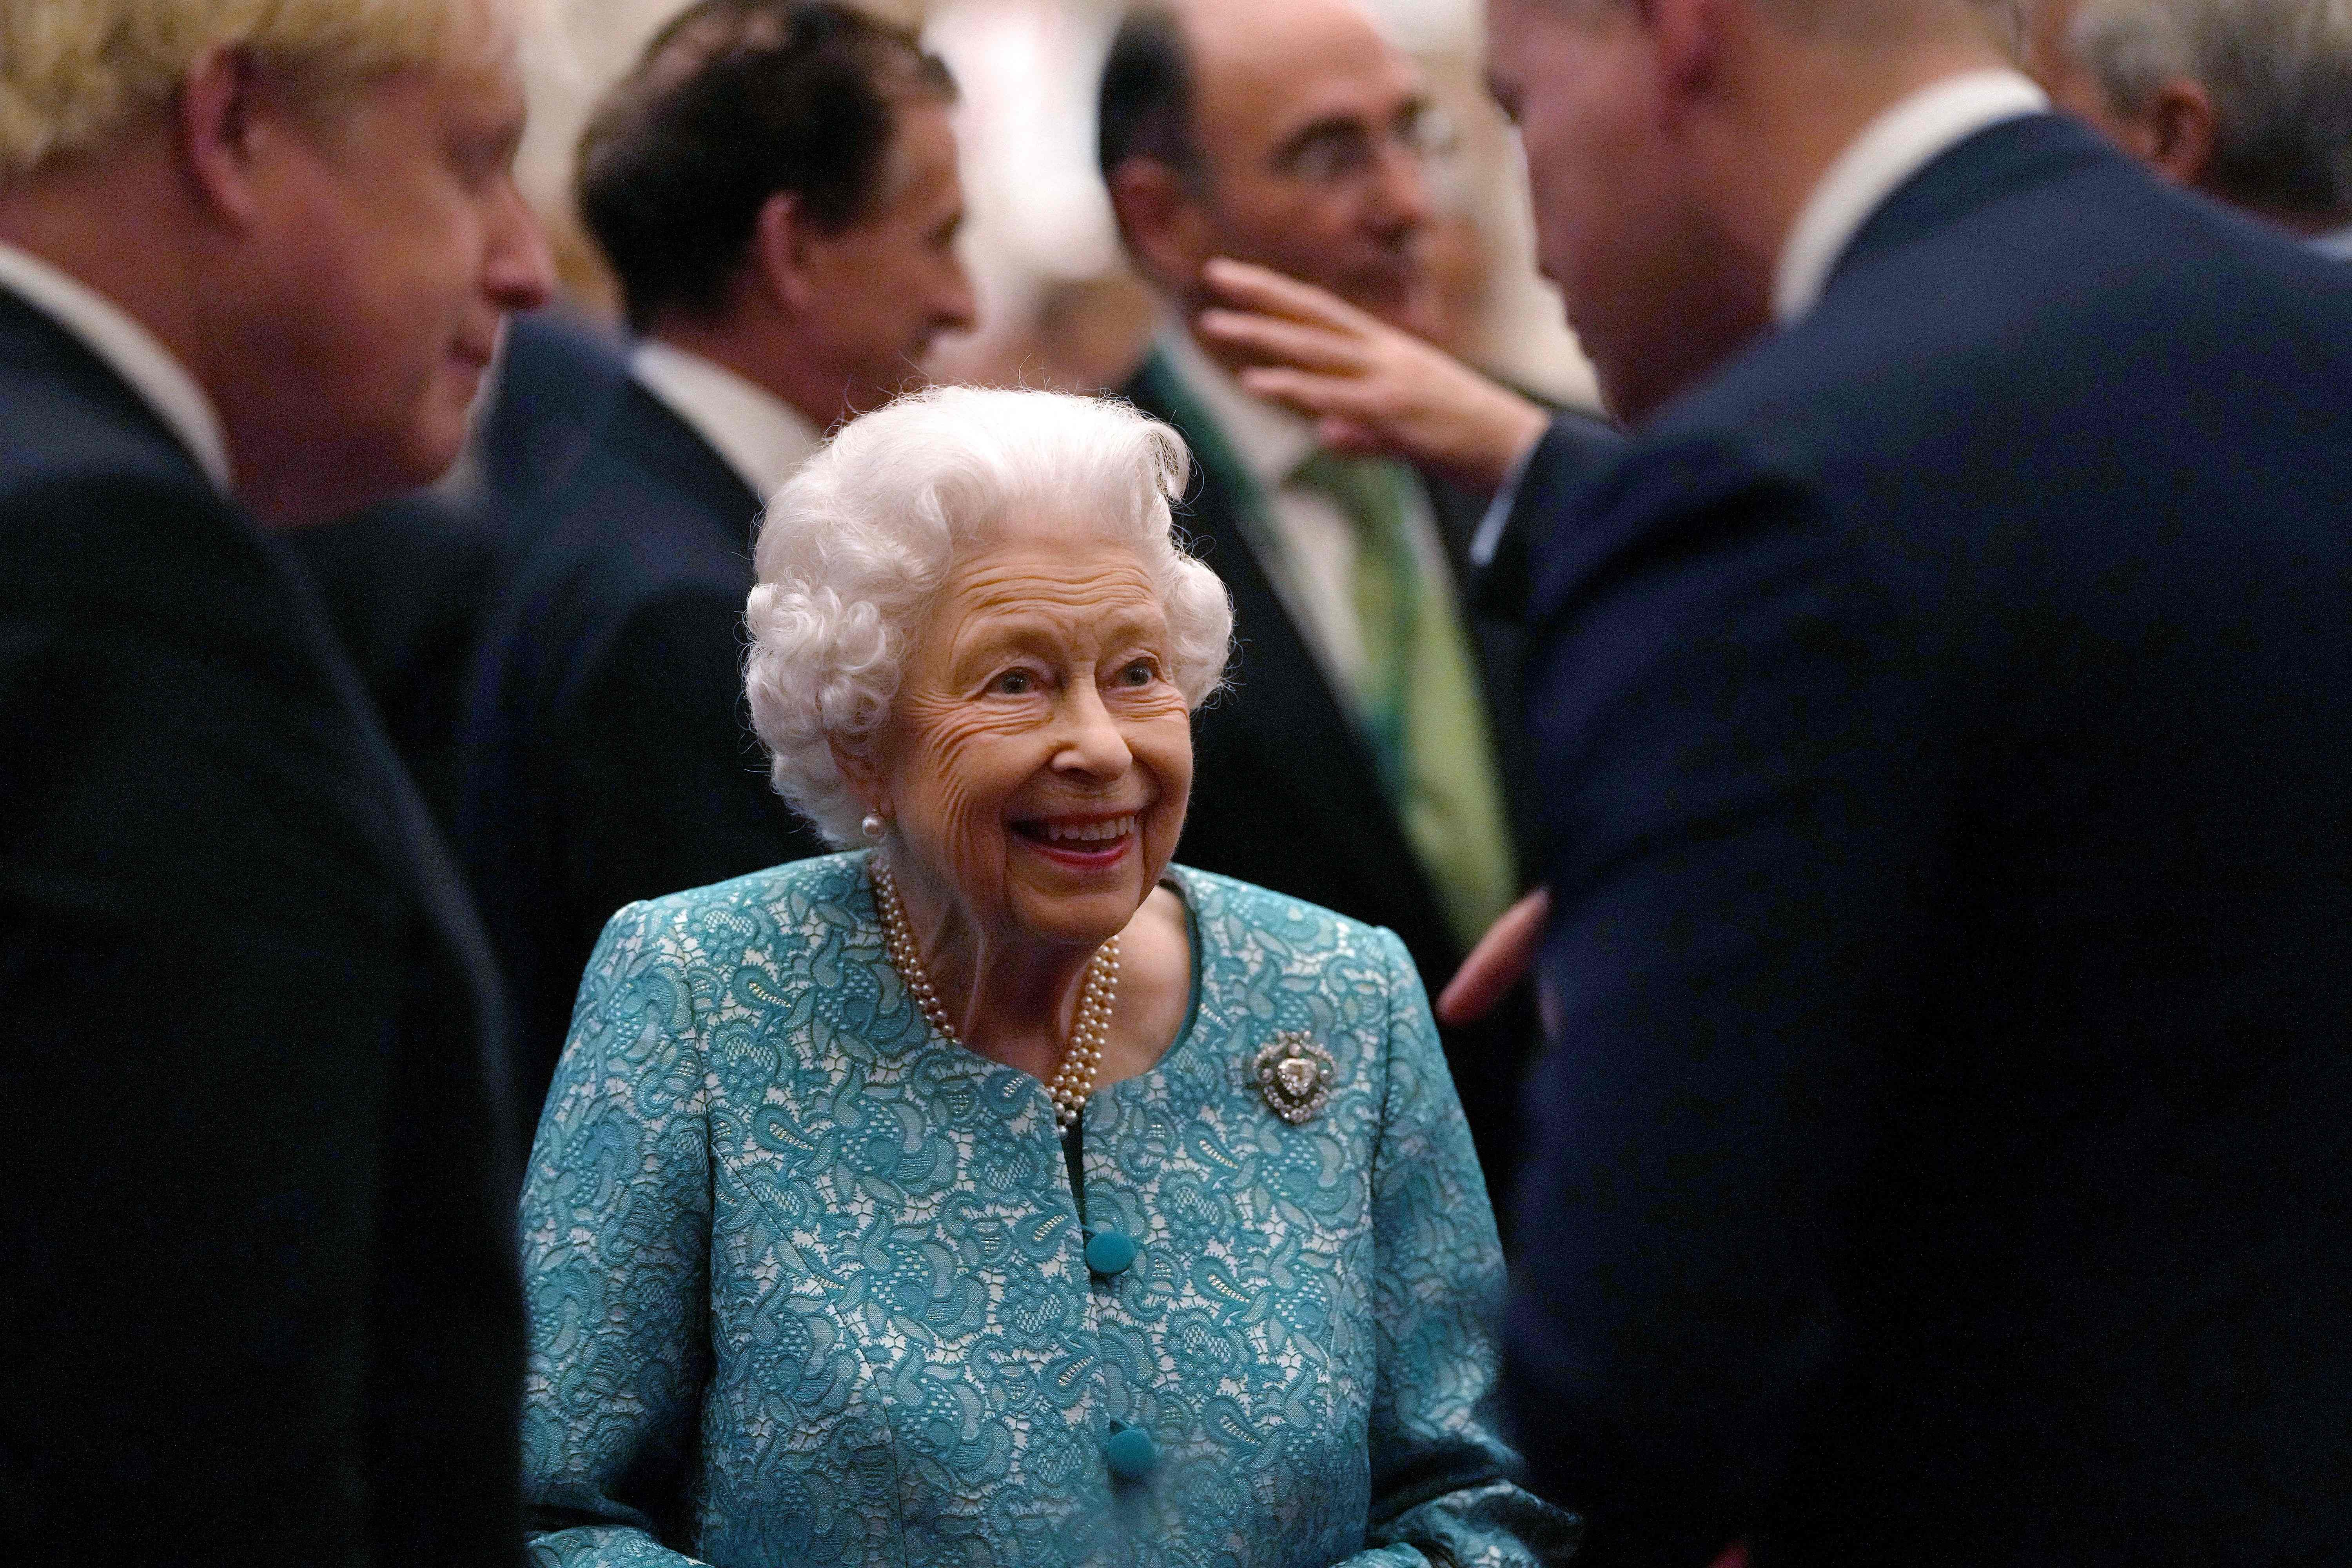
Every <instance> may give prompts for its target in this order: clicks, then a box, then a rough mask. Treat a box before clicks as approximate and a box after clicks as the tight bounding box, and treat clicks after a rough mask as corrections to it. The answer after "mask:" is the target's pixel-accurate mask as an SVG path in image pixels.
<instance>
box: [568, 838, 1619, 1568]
mask: <svg viewBox="0 0 2352 1568" xmlns="http://www.w3.org/2000/svg"><path fill="white" fill-rule="evenodd" d="M1170 880H1171V883H1172V884H1173V885H1174V886H1175V887H1176V888H1177V889H1178V890H1179V891H1180V892H1181V894H1182V895H1183V897H1184V900H1185V901H1186V903H1187V904H1188V905H1189V906H1190V910H1191V914H1192V931H1193V939H1194V940H1193V951H1194V954H1195V959H1194V963H1195V978H1194V985H1193V1002H1192V1016H1191V1018H1190V1019H1189V1021H1188V1022H1187V1024H1186V1026H1185V1027H1184V1030H1183V1032H1182V1033H1181V1035H1180V1036H1179V1037H1178V1039H1177V1041H1176V1043H1175V1044H1174V1045H1173V1046H1172V1047H1170V1049H1169V1051H1168V1054H1167V1056H1166V1057H1165V1058H1163V1059H1162V1060H1161V1062H1160V1065H1159V1067H1157V1068H1154V1069H1153V1070H1152V1071H1151V1072H1150V1073H1148V1074H1146V1075H1144V1076H1143V1077H1141V1078H1138V1079H1130V1080H1129V1081H1127V1082H1124V1083H1119V1084H1116V1085H1113V1086H1111V1087H1110V1088H1108V1089H1102V1090H1100V1091H1098V1092H1097V1094H1096V1095H1095V1097H1094V1099H1093V1100H1091V1101H1090V1102H1089V1103H1088V1104H1087V1110H1086V1116H1085V1122H1084V1138H1083V1161H1084V1163H1083V1172H1084V1175H1083V1180H1082V1182H1081V1183H1080V1188H1081V1191H1080V1192H1079V1193H1077V1194H1074V1193H1073V1191H1072V1186H1071V1182H1070V1178H1069V1174H1068V1165H1067V1163H1066V1160H1065V1156H1064V1151H1063V1148H1062V1145H1061V1143H1060V1142H1059V1140H1058V1139H1057V1138H1056V1136H1055V1129H1054V1119H1053V1107H1052V1102H1051V1101H1050V1100H1048V1099H1047V1098H1046V1094H1045V1088H1044V1086H1043V1085H1042V1084H1040V1083H1039V1082H1038V1081H1037V1080H1036V1079H1033V1078H1031V1077H1029V1076H1027V1075H1026V1074H1024V1073H1020V1072H1016V1071H1014V1070H1013V1069H1011V1068H1003V1067H1000V1066H998V1065H996V1064H994V1063H992V1062H990V1061H987V1060H985V1059H984V1058H981V1057H979V1056H977V1055H975V1054H973V1053H971V1052H969V1051H966V1050H964V1049H962V1048H961V1047H956V1046H953V1045H950V1043H949V1042H947V1041H946V1040H945V1039H943V1038H941V1037H940V1036H939V1035H937V1034H936V1033H934V1032H932V1031H931V1029H930V1028H929V1026H928V1025H926V1024H925V1023H924V1021H923V1019H922V1017H921V1015H920V1014H919V1013H918V1012H917V1011H916V1009H915V1007H914V1006H913V1005H912V1003H911V1002H910V1000H909V998H908V994H907V993H906V991H905V989H904V988H903V987H902V986H901V985H900V984H899V982H898V975H897V973H896V972H895V971H893V970H892V968H891V967H890V963H889V960H888V958H887V956H886V955H885V952H884V950H883V945H882V936H881V931H880V926H879V924H878V922H877V918H876V915H875V911H874V905H873V901H872V898H871V889H870V885H869V884H868V882H867V880H866V875H865V870H864V858H863V857H862V856H859V855H847V856H835V857H833V858H827V859H821V860H811V861H803V862H801V863H799V864H796V865H791V866H786V867H782V868H777V869H774V870H772V871H765V872H761V873H760V874H758V875H755V876H751V877H746V878H742V879H739V880H736V881H733V882H727V883H722V884H720V885H719V886H718V887H714V888H706V889H700V890H698V891H696V892H690V893H681V894H678V895H677V896H675V897H672V898H667V899H661V900H655V901H653V902H651V903H642V904H635V905H632V906H631V907H630V908H628V909H626V910H622V911H621V912H620V913H619V914H618V915H616V916H614V919H613V922H612V924H611V925H610V926H609V927H608V928H607V929H606V931H605V932H604V939H603V941H602V942H601V943H600V944H599V946H598V947H597V950H596V954H595V957H594V959H593V961H592V962H591V963H590V965H589V968H588V973H587V978H586V981H585V983H584V984H583V988H582V991H581V995H580V1001H579V1005H578V1008H577V1011H576V1012H575V1014H574V1016H573V1023H572V1039H571V1043H570V1045H569V1047H567V1049H566V1051H565V1054H564V1058H563V1064H562V1068H561V1070H560V1071H559V1072H558V1073H557V1076H556V1079H555V1085H554V1089H553V1090H552V1092H551V1096H550V1099H549V1101H548V1105H547V1110H546V1112H545V1114H544V1117H543V1120H542V1121H541V1125H540V1130H539V1138H538V1142H537V1145H536V1147H535V1148H534V1149H533V1150H532V1152H531V1166H530V1177H529V1182H528V1186H527V1190H526V1194H525V1196H524V1201H523V1214H522V1241H523V1267H524V1273H525V1284H526V1289H527V1291H528V1295H529V1300H530V1367H529V1372H528V1382H527V1385H526V1414H525V1421H524V1479H525V1486H526V1489H527V1498H528V1501H529V1502H530V1506H531V1509H532V1517H533V1523H534V1527H535V1530H536V1531H537V1533H536V1534H535V1535H534V1538H533V1548H532V1549H533V1551H534V1552H535V1553H536V1554H537V1558H538V1561H539V1562H540V1563H543V1564H549V1565H554V1564H566V1565H582V1568H584V1565H587V1564H622V1563H631V1564H635V1563H646V1564H654V1563H659V1564H677V1563H684V1562H688V1561H704V1562H708V1563H713V1564H718V1565H719V1568H753V1565H755V1564H756V1565H763V1568H765V1565H772V1568H788V1565H789V1568H803V1565H806V1564H830V1563H857V1564H867V1563H874V1564H880V1563H890V1564H909V1565H921V1568H931V1565H942V1568H944V1565H948V1564H960V1565H969V1568H1061V1565H1063V1564H1076V1563H1108V1564H1134V1565H1137V1568H1157V1565H1160V1564H1169V1565H1176V1564H1196V1563H1197V1564H1202V1565H1209V1564H1216V1565H1219V1568H1329V1565H1331V1564H1334V1563H1341V1562H1343V1561H1344V1562H1346V1563H1349V1565H1350V1568H1372V1565H1381V1568H1425V1564H1427V1563H1435V1564H1438V1565H1440V1568H1444V1565H1445V1564H1448V1563H1453V1564H1459V1565H1461V1568H1471V1565H1474V1564H1488V1563H1493V1564H1520V1563H1538V1562H1544V1561H1555V1562H1556V1561H1559V1559H1560V1558H1562V1557H1564V1556H1565V1555H1566V1554H1567V1551H1568V1549H1569V1547H1570V1544H1571V1543H1572V1540H1573V1535H1574V1531H1575V1521H1573V1520H1572V1519H1571V1518H1570V1517H1569V1516H1566V1515H1563V1514H1561V1513H1559V1512H1558V1511H1557V1510H1553V1509H1551V1508H1549V1507H1548V1506H1547V1505H1545V1504H1543V1503H1541V1502H1539V1501H1538V1500H1536V1499H1535V1498H1533V1497H1531V1496H1530V1495H1529V1494H1528V1493H1527V1492H1525V1491H1523V1490H1521V1489H1519V1488H1518V1487H1517V1486H1515V1485H1514V1484H1512V1482H1511V1480H1510V1479H1508V1477H1509V1475H1510V1473H1511V1469H1512V1468H1513V1465H1514V1463H1515V1460H1514V1458H1513V1456H1512V1454H1511V1453H1510V1451H1509V1450H1508V1449H1507V1447H1505V1446H1504V1444H1503V1443H1502V1442H1501V1441H1500V1440H1499V1439H1498V1438H1497V1437H1496V1434H1495V1432H1494V1431H1493V1429H1492V1428H1491V1427H1490V1426H1488V1425H1487V1423H1486V1414H1485V1411H1486V1403H1487V1399H1486V1396H1487V1394H1488V1391H1489V1388H1490V1386H1491V1384H1492V1383H1493V1381H1494V1376H1495V1367H1496V1352H1495V1346H1494V1342H1493V1341H1492V1339H1491V1338H1490V1337H1489V1318H1490V1313H1491V1312H1492V1310H1493V1309H1494V1307H1495V1306H1496V1300H1497V1298H1498V1295H1499V1293H1500V1290H1501V1288H1502V1272H1503V1270H1502V1260H1501V1256H1500V1253H1499V1251H1498V1249H1497V1247H1496V1239H1495V1226H1494V1219H1493V1215H1492V1213H1491V1211H1490V1210H1489V1208H1488V1206H1487V1202H1486V1191H1485V1189H1484V1187H1483V1186H1482V1185H1481V1184H1480V1181H1479V1177H1478V1168H1477V1165H1476V1163H1475V1161H1474V1159H1473V1157H1472V1153H1471V1148H1470V1141H1469V1135H1468V1132H1467V1131H1466V1130H1465V1126H1464V1123H1463V1121H1462V1113H1461V1110H1460V1108H1459V1106H1458V1104H1457V1103H1456V1101H1455V1100H1454V1089H1453V1086H1452V1083H1451V1082H1450V1080H1449V1079H1448V1078H1447V1076H1446V1072H1445V1067H1444V1060H1443V1058H1441V1057H1440V1055H1439V1053H1438V1047H1437V1041H1436V1036H1435V1032H1434V1029H1433V1026H1432V1024H1431V1022H1430V1017H1429V1008H1428V1004H1427V1002H1426V1001H1425V999H1424V998H1423V994H1422V989H1421V984H1420V982H1419V980H1418V979H1417V978H1416V977H1415V975H1414V973H1413V971H1412V966H1411V963H1410V961H1409V960H1408V959H1407V958H1406V956H1405V952H1404V949H1403V947H1402V944H1400V943H1399V942H1398V941H1397V940H1396V938H1395V937H1394V936H1392V935H1391V934H1390V933H1388V932H1386V931H1375V930H1372V929H1371V928H1370V927H1367V926H1362V925H1359V924H1357V923H1355V922H1353V921H1347V920H1343V919H1341V918H1340V917H1339V916H1337V915H1333V914H1330V913H1328V911H1325V910H1318V909H1316V908H1314V907H1312V906H1310V905H1307V904H1302V903H1299V902H1297V901H1296V900H1290V899H1286V898H1282V897H1279V896H1277V895H1276V894H1273V893H1269V892H1266V891H1264V890H1262V889H1255V888H1252V887H1248V886H1246V885H1244V884H1243V883H1239V882H1234V881H1229V880H1226V879H1223V878H1218V877H1211V876H1206V875H1203V874H1201V873H1198V872H1193V871H1187V870H1182V869H1176V870H1172V871H1171V873H1170ZM1283 1031H1304V1032H1305V1034H1306V1035H1307V1037H1310V1038H1311V1040H1312V1041H1313V1042H1314V1043H1316V1044H1318V1045H1319V1046H1321V1047H1323V1048H1324V1049H1326V1050H1328V1052H1329V1055H1330V1061H1331V1067H1332V1069H1333V1070H1332V1072H1331V1076H1330V1083H1329V1098H1328V1103H1327V1104H1325V1105H1324V1106H1323V1108H1322V1109H1321V1110H1320V1111H1319V1113H1318V1114H1316V1115H1314V1116H1313V1117H1311V1118H1309V1119H1308V1120H1306V1121H1301V1122H1298V1123H1297V1124H1293V1123H1292V1122H1291V1121H1286V1120H1285V1119H1283V1118H1281V1117H1279V1116H1277V1115H1276V1114H1275V1112H1274V1110H1272V1109H1271V1108H1270V1104H1271V1102H1270V1100H1269V1098H1268V1096H1267V1095H1266V1094H1265V1091H1264V1090H1263V1089H1261V1087H1260V1085H1259V1083H1258V1081H1257V1079H1256V1078H1255V1075H1254V1066H1255V1061H1256V1058H1257V1057H1258V1055H1259V1053H1260V1052H1261V1051H1262V1050H1263V1048H1264V1047H1265V1046H1266V1045H1267V1044H1269V1043H1270V1042H1273V1041H1274V1039H1275V1037H1276V1033H1277V1032H1283ZM1292 1038H1294V1039H1295V1038H1296V1037H1295V1036H1293V1037H1292ZM1106 1238H1108V1239H1106ZM1090 1265H1091V1266H1090ZM688 1553H691V1556H688V1555H687V1554H688Z"/></svg>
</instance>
